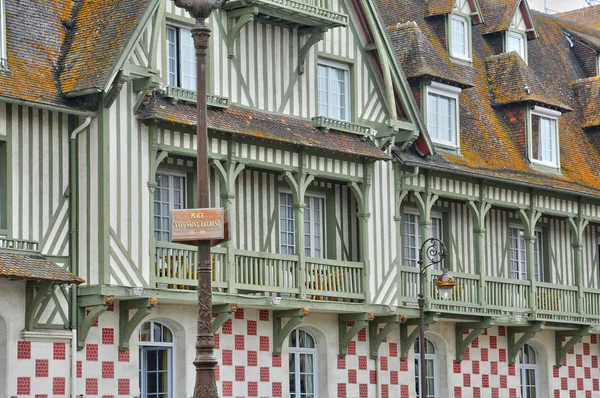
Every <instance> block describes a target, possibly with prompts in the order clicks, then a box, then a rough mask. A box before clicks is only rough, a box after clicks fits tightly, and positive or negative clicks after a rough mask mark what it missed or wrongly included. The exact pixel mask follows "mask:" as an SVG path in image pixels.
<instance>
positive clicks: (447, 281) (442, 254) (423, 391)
mask: <svg viewBox="0 0 600 398" xmlns="http://www.w3.org/2000/svg"><path fill="white" fill-rule="evenodd" d="M423 254H425V258H423ZM445 258H446V246H445V245H444V242H442V241H441V240H439V239H437V238H429V239H427V240H426V241H425V242H423V244H422V245H421V248H420V249H419V261H417V264H418V265H419V285H420V290H419V300H418V302H419V355H420V361H419V365H420V366H419V367H420V370H419V376H420V380H421V388H420V394H419V398H427V378H426V372H427V366H426V365H425V271H426V270H427V268H429V267H431V266H432V265H435V264H439V263H441V262H442V261H444V259H445ZM425 260H427V265H424V262H425ZM436 285H437V287H438V289H439V291H440V296H442V298H443V299H444V300H448V299H449V298H450V297H451V296H452V289H453V288H454V285H455V282H454V278H452V276H450V274H448V272H446V269H445V268H444V272H443V273H442V274H441V275H440V276H438V278H437V281H436Z"/></svg>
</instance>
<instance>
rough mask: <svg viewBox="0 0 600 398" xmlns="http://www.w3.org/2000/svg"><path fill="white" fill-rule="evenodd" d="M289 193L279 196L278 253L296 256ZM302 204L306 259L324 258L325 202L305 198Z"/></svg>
mask: <svg viewBox="0 0 600 398" xmlns="http://www.w3.org/2000/svg"><path fill="white" fill-rule="evenodd" d="M293 201H294V200H293V196H292V194H291V193H286V192H281V193H280V194H279V252H280V253H281V254H290V255H293V254H296V249H295V247H296V241H295V236H296V230H295V214H294V208H293ZM304 204H305V205H306V207H305V208H304V254H305V255H306V256H307V257H314V258H324V257H325V236H324V235H325V229H324V228H325V226H324V220H325V200H324V198H322V197H316V196H308V195H307V196H306V197H305V201H304Z"/></svg>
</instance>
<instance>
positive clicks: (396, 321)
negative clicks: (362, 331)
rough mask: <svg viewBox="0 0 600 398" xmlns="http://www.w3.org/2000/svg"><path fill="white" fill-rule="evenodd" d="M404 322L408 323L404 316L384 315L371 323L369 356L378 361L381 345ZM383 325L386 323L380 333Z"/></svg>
mask: <svg viewBox="0 0 600 398" xmlns="http://www.w3.org/2000/svg"><path fill="white" fill-rule="evenodd" d="M403 320H404V321H406V317H405V316H404V315H384V316H376V317H375V318H374V319H373V320H372V321H371V322H369V355H370V357H371V359H377V357H378V356H379V347H380V346H381V343H382V342H383V340H385V338H386V337H387V336H388V335H389V334H390V333H391V332H392V331H394V330H396V329H397V328H398V327H399V326H400V322H401V321H403ZM382 323H385V326H384V327H383V329H381V331H379V325H380V324H382Z"/></svg>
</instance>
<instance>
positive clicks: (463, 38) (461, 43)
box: [450, 15, 471, 61]
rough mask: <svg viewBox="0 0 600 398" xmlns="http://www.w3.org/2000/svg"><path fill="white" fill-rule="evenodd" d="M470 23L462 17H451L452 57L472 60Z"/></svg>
mask: <svg viewBox="0 0 600 398" xmlns="http://www.w3.org/2000/svg"><path fill="white" fill-rule="evenodd" d="M470 25H471V24H470V21H469V19H468V18H467V17H464V16H461V15H450V55H452V56H453V57H455V58H459V59H464V60H468V61H470V60H471V43H470V39H469V36H470Z"/></svg>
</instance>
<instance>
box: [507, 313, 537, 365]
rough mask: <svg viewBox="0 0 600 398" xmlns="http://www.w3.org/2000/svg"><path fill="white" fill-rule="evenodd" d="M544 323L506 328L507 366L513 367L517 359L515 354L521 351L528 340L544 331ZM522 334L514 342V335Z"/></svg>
mask: <svg viewBox="0 0 600 398" xmlns="http://www.w3.org/2000/svg"><path fill="white" fill-rule="evenodd" d="M544 327H545V323H544V322H533V323H532V324H531V325H529V326H517V327H507V328H506V339H507V344H508V364H509V365H513V364H514V363H515V361H516V359H517V354H518V353H519V351H520V350H521V347H523V345H525V344H526V343H527V342H528V341H529V340H531V339H532V338H534V337H535V334H536V333H539V332H541V331H542V330H544ZM517 333H523V336H521V338H520V339H519V340H517V341H515V334H517Z"/></svg>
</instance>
